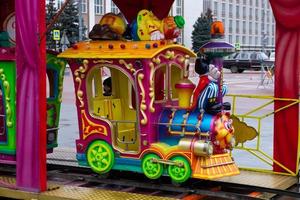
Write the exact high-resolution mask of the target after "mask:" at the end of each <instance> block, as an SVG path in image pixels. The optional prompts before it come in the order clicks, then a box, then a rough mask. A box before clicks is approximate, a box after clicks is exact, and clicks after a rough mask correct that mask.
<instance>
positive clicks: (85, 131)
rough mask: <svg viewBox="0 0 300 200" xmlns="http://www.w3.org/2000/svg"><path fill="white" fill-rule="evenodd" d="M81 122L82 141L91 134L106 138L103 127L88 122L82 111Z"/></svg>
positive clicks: (105, 130) (105, 129) (105, 131)
mask: <svg viewBox="0 0 300 200" xmlns="http://www.w3.org/2000/svg"><path fill="white" fill-rule="evenodd" d="M81 121H82V137H83V139H86V138H87V137H88V136H90V135H92V134H101V135H105V136H107V128H106V127H105V126H103V125H99V124H96V123H94V122H92V121H90V120H89V119H88V117H87V116H86V113H85V111H84V110H81Z"/></svg>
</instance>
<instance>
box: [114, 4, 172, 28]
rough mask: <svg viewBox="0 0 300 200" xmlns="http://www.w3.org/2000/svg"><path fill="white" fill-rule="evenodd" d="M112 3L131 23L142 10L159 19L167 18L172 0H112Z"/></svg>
mask: <svg viewBox="0 0 300 200" xmlns="http://www.w3.org/2000/svg"><path fill="white" fill-rule="evenodd" d="M113 2H114V3H115V4H116V6H118V8H119V9H120V11H121V12H122V13H123V15H124V16H125V18H126V20H127V21H128V22H129V23H131V22H132V21H133V20H134V19H136V16H137V14H138V12H139V11H140V10H142V9H147V10H151V11H152V12H153V13H154V15H155V16H157V17H158V18H159V19H163V18H165V17H167V16H168V14H169V12H170V9H171V6H172V4H173V2H174V0H163V1H161V0H113Z"/></svg>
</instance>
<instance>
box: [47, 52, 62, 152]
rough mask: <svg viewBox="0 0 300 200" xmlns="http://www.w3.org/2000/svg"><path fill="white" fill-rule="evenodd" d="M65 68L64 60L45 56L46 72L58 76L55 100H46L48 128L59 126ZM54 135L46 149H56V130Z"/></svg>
mask: <svg viewBox="0 0 300 200" xmlns="http://www.w3.org/2000/svg"><path fill="white" fill-rule="evenodd" d="M65 68H66V62H65V61H64V60H62V59H60V58H57V57H56V56H55V55H53V54H47V70H53V71H55V72H56V73H57V75H58V83H57V91H55V93H57V95H56V98H47V107H49V109H47V127H48V128H58V126H59V117H60V108H61V101H62V99H61V98H62V92H63V81H64V73H65ZM55 134H56V137H55V141H54V142H53V143H52V144H48V145H47V148H48V149H50V148H53V147H57V138H58V137H57V134H58V130H57V131H55Z"/></svg>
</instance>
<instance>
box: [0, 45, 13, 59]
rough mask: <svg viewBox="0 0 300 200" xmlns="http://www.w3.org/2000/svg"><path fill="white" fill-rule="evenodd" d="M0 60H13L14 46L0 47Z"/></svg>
mask: <svg viewBox="0 0 300 200" xmlns="http://www.w3.org/2000/svg"><path fill="white" fill-rule="evenodd" d="M0 60H7V61H14V60H16V57H15V48H14V47H13V48H8V47H0Z"/></svg>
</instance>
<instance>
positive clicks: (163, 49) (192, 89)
mask: <svg viewBox="0 0 300 200" xmlns="http://www.w3.org/2000/svg"><path fill="white" fill-rule="evenodd" d="M117 5H118V4H117ZM121 10H122V9H121ZM136 16H137V17H136V18H135V19H133V20H130V18H127V21H129V22H132V23H131V24H130V31H129V33H130V36H131V40H128V39H125V38H124V33H125V32H128V31H127V29H126V24H125V21H124V20H123V18H122V16H120V15H115V14H113V13H109V14H106V15H104V16H103V17H102V19H101V21H100V23H99V24H97V25H95V26H94V28H93V30H92V31H91V32H90V34H89V37H90V39H92V40H90V41H83V42H79V43H77V44H75V45H73V46H72V47H71V48H69V49H67V50H66V51H64V52H63V53H61V54H60V55H59V57H60V58H64V59H66V60H67V62H68V63H69V65H70V68H71V70H72V75H73V80H74V87H75V96H76V106H77V114H78V125H79V139H77V140H76V149H77V160H78V162H79V164H80V165H84V166H89V167H91V168H92V170H93V171H95V172H97V173H99V174H104V173H107V172H109V171H110V170H112V169H116V170H124V171H126V170H127V171H134V172H140V173H144V174H145V175H146V177H148V178H150V179H158V178H159V177H160V176H162V175H168V176H170V177H171V179H172V181H174V182H177V183H182V182H185V181H186V180H187V179H188V178H190V177H193V178H199V179H213V178H218V177H223V176H230V175H236V174H239V169H238V167H237V166H236V164H235V163H234V161H233V160H232V158H231V156H230V153H229V150H230V149H231V147H232V145H233V144H234V128H233V127H232V120H231V119H230V113H229V112H228V110H230V105H228V104H226V103H224V102H223V101H222V97H223V95H224V94H225V93H226V91H227V87H226V86H224V85H223V84H222V76H221V74H222V69H221V65H220V64H219V61H220V57H221V56H222V55H223V54H222V53H229V52H231V51H232V50H234V48H233V47H232V46H231V45H230V44H228V43H226V42H223V41H222V40H221V39H220V40H218V39H217V38H214V40H212V41H211V42H210V43H208V44H205V45H204V46H202V48H201V53H202V55H203V56H204V55H205V56H206V58H207V59H200V58H198V59H197V62H196V71H197V72H198V73H199V74H200V81H199V84H198V86H197V87H196V86H195V85H194V84H193V83H192V82H191V81H190V80H189V79H188V71H189V69H188V67H189V61H190V58H195V57H196V54H195V53H194V52H192V51H191V50H189V49H187V48H185V47H184V46H182V45H179V44H176V43H175V42H174V40H173V39H174V38H176V37H177V36H178V34H179V33H180V28H182V26H183V24H184V20H183V19H182V17H179V16H176V17H170V16H167V17H165V18H163V19H159V18H158V17H156V16H155V14H154V13H152V12H151V11H149V10H145V9H143V10H141V11H139V12H138V13H136ZM125 17H126V13H125ZM214 26H215V25H214ZM220 28H221V29H222V26H217V28H212V29H213V32H214V33H215V34H213V35H214V36H218V35H219V36H220V35H221V36H222V34H223V33H222V30H221V29H220ZM107 80H109V82H110V84H109V88H110V92H107V91H106V88H107V85H105V83H106V82H108V81H107ZM192 96H193V97H192ZM191 97H192V100H191Z"/></svg>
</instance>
